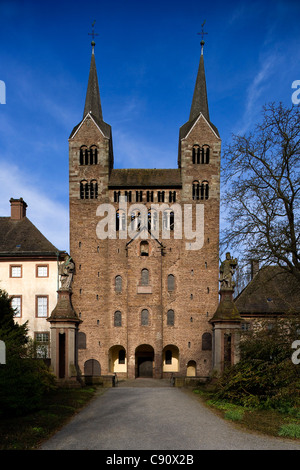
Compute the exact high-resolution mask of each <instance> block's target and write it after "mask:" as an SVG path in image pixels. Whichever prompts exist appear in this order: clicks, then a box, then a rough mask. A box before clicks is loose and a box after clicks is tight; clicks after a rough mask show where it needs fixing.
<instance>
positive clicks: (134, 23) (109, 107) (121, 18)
mask: <svg viewBox="0 0 300 470" xmlns="http://www.w3.org/2000/svg"><path fill="white" fill-rule="evenodd" d="M94 20H96V25H95V32H96V33H97V34H98V36H97V37H96V48H95V54H96V63H97V71H98V79H99V85H100V94H101V102H102V110H103V116H104V120H105V121H106V122H107V123H109V124H110V125H111V126H112V132H113V146H114V157H115V167H116V168H127V167H128V168H176V167H177V149H178V134H179V128H180V126H181V125H182V124H184V123H185V122H186V121H187V120H188V117H189V111H190V106H191V102H192V96H193V90H194V85H195V80H196V74H197V69H198V64H199V57H200V39H201V38H200V36H198V35H197V33H198V32H199V31H201V24H202V23H203V21H204V20H205V21H206V23H205V31H206V32H207V33H208V34H207V35H206V36H205V48H204V54H205V69H206V80H207V88H208V101H209V108H210V118H211V121H212V122H213V123H214V124H215V125H216V126H217V127H218V129H219V132H220V135H221V138H222V141H223V145H225V144H226V142H228V141H229V140H230V137H231V134H232V133H235V134H236V133H242V132H248V131H250V130H251V128H252V126H253V125H254V124H255V122H257V121H258V120H259V119H260V113H261V108H262V106H263V105H264V104H265V103H267V102H271V101H275V102H279V101H282V102H283V103H284V104H285V105H288V106H289V105H291V104H292V102H291V96H292V92H293V90H292V88H291V87H292V82H293V81H295V80H300V65H299V64H300V47H299V46H300V41H299V39H300V28H299V22H300V2H299V1H298V0H293V1H281V0H280V1H279V0H273V1H266V0H265V1H264V0H260V1H256V0H254V1H247V2H246V1H230V0H229V1H226V2H225V1H218V0H217V1H214V2H209V1H206V2H204V1H196V0H185V1H184V2H183V1H178V0H172V1H171V0H161V1H157V0H152V1H151V2H148V1H134V0H132V1H131V0H123V1H122V0H114V1H113V2H108V1H102V0H98V1H94V0H86V1H85V2H83V1H77V0H73V1H72V2H70V1H63V0H62V1H60V2H58V1H55V0H54V1H49V0H44V1H42V2H40V1H39V2H38V1H30V0H26V1H21V0H16V1H14V0H7V1H6V0H0V21H1V28H0V42H1V48H0V80H1V81H3V82H4V83H5V85H6V103H5V104H0V215H2V216H8V215H9V213H10V207H9V199H10V198H11V197H14V198H18V197H23V199H24V200H25V201H26V202H27V204H28V210H27V215H28V217H29V218H30V220H31V221H32V222H33V223H34V224H35V225H36V226H37V227H38V228H39V230H41V231H42V233H43V234H44V235H46V236H47V238H48V239H49V240H50V241H51V242H52V243H53V244H55V245H56V246H57V247H58V248H59V249H64V250H68V248H69V235H68V137H69V135H70V132H71V130H72V129H73V127H74V126H75V125H76V124H77V123H78V122H80V120H81V119H82V113H83V108H84V101H85V93H86V87H87V81H88V73H89V65H90V56H91V46H90V42H91V37H90V36H88V33H89V32H91V24H92V22H93V21H94ZM0 97H1V93H0Z"/></svg>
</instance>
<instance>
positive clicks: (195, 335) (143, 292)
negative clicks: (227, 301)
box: [69, 41, 221, 378]
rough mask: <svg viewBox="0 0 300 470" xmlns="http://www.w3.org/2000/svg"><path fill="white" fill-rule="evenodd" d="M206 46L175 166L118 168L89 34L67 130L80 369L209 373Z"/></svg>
mask: <svg viewBox="0 0 300 470" xmlns="http://www.w3.org/2000/svg"><path fill="white" fill-rule="evenodd" d="M203 46H204V42H203V41H202V42H201V55H200V63H199V70H198V75H197V78H196V85H195V90H194V95H193V99H192V105H191V111H190V116H189V120H188V121H187V122H186V123H185V124H184V125H183V126H182V127H181V129H180V132H179V149H178V168H174V169H115V168H114V165H113V145H112V132H111V127H110V126H109V125H108V124H106V123H105V122H104V120H103V115H102V107H101V100H100V92H99V85H98V77H97V71H96V62H95V43H94V42H92V57H91V64H90V72H89V79H88V85H87V94H86V100H85V106H84V113H83V118H82V120H81V121H80V123H79V124H78V125H77V126H76V127H75V128H74V129H73V131H72V132H71V135H70V138H69V191H70V194H69V198H70V255H71V257H72V259H73V261H74V263H75V273H74V276H73V285H72V290H73V295H72V303H73V306H74V309H75V310H76V312H77V314H78V315H79V318H80V320H81V323H80V330H79V334H78V361H79V367H80V369H81V372H82V374H83V375H84V376H85V377H86V378H87V377H90V376H92V377H93V378H95V377H99V376H107V375H109V374H115V373H117V374H118V376H120V377H124V378H134V377H141V376H147V377H156V378H162V377H169V376H170V375H171V374H172V375H174V376H176V375H177V376H180V377H186V376H189V377H190V376H197V377H208V376H209V374H210V372H211V369H212V326H211V323H210V322H209V320H210V319H211V318H212V317H213V314H214V313H215V311H216V308H217V306H218V269H219V262H218V260H219V202H220V191H219V188H220V181H219V179H220V147H221V140H220V137H219V133H218V130H217V129H216V127H215V126H214V125H213V124H212V123H211V121H210V117H209V109H208V100H207V92H206V80H205V71H204V56H203ZM103 227H105V229H104V230H103ZM105 230H106V231H105Z"/></svg>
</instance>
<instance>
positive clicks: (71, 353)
mask: <svg viewBox="0 0 300 470" xmlns="http://www.w3.org/2000/svg"><path fill="white" fill-rule="evenodd" d="M71 295H72V293H71V290H70V289H68V288H61V289H59V290H58V299H57V304H56V307H55V308H54V310H53V311H52V313H51V316H50V317H49V318H48V321H49V322H50V324H51V326H50V331H51V367H52V369H53V372H54V374H55V375H56V377H57V379H58V380H59V381H62V382H69V381H72V382H76V381H77V380H80V376H79V370H78V360H77V334H78V325H79V324H80V323H81V320H80V319H79V318H78V316H77V314H76V312H75V311H74V309H73V307H72V303H71Z"/></svg>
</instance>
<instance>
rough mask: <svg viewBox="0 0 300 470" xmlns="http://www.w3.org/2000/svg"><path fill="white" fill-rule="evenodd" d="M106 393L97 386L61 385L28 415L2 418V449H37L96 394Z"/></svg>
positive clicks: (0, 433) (0, 437) (0, 444)
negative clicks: (62, 386)
mask: <svg viewBox="0 0 300 470" xmlns="http://www.w3.org/2000/svg"><path fill="white" fill-rule="evenodd" d="M96 393H97V394H99V393H104V389H102V388H97V387H83V388H58V389H57V390H55V391H53V392H51V393H50V394H49V395H47V396H46V397H45V398H44V401H43V405H42V406H41V408H40V409H39V410H38V411H36V412H34V413H30V414H28V415H26V416H18V417H10V418H8V417H1V418H0V450H34V449H37V448H38V447H39V445H40V444H41V443H42V442H43V441H44V440H46V439H48V438H49V437H50V436H51V435H52V434H53V433H54V432H56V431H58V430H59V429H60V428H61V427H62V426H63V425H64V424H66V423H67V422H68V420H70V418H72V416H73V415H74V414H75V413H77V412H78V411H79V410H80V409H82V408H83V407H84V406H85V405H86V404H87V403H88V402H89V401H90V400H91V399H92V398H93V397H94V396H95V394H96Z"/></svg>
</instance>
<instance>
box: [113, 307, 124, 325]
mask: <svg viewBox="0 0 300 470" xmlns="http://www.w3.org/2000/svg"><path fill="white" fill-rule="evenodd" d="M114 326H122V313H121V312H120V311H119V310H117V311H116V312H115V313H114Z"/></svg>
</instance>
